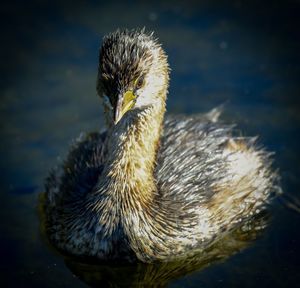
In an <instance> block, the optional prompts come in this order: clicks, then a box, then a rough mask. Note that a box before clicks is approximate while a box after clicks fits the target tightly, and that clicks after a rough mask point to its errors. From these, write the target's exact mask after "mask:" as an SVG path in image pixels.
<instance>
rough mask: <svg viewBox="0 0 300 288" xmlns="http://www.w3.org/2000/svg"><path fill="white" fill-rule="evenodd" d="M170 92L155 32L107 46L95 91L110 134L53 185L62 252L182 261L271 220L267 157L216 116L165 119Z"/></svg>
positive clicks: (75, 153)
mask: <svg viewBox="0 0 300 288" xmlns="http://www.w3.org/2000/svg"><path fill="white" fill-rule="evenodd" d="M168 85H169V65H168V61H167V55H166V54H165V52H164V50H163V49H162V47H161V45H160V44H159V43H158V41H157V39H155V38H154V37H153V34H152V33H151V34H148V33H145V31H144V30H117V31H115V32H113V33H111V34H109V35H108V36H106V37H104V39H103V43H102V46H101V48H100V56H99V69H98V78H97V92H98V95H99V96H100V98H101V99H102V100H103V106H104V114H105V119H106V126H107V128H106V130H105V131H104V132H101V133H100V132H95V133H89V134H86V135H84V136H81V137H80V138H79V139H78V140H77V141H76V143H75V144H74V145H73V147H71V150H70V152H69V155H68V157H67V159H66V161H65V162H64V164H63V165H62V167H60V168H57V169H55V170H53V171H52V172H51V173H50V175H49V176H48V178H47V180H46V193H45V199H44V203H43V206H44V215H45V228H46V233H47V236H48V239H49V240H50V242H51V243H52V244H53V245H54V246H55V247H56V248H57V249H59V250H60V251H63V252H65V253H67V254H71V255H75V256H83V257H95V258H98V259H101V260H125V261H130V262H135V261H142V262H147V263H151V262H155V261H161V262H162V261H164V262H165V261H173V260H176V259H184V258H185V257H188V256H189V255H192V254H194V253H201V251H203V250H204V249H205V248H207V247H209V245H212V244H213V243H214V242H215V241H217V240H219V239H220V238H221V237H224V236H225V235H226V234H228V233H229V232H231V231H233V230H234V229H236V228H237V227H240V226H241V225H243V223H246V222H247V221H249V220H251V218H254V217H255V216H256V215H258V214H259V213H261V212H262V211H264V210H265V209H266V208H267V206H268V204H269V203H270V201H271V199H272V197H271V196H272V195H273V194H274V193H276V191H278V190H279V189H278V175H277V173H276V172H274V171H273V170H272V167H271V166H272V159H271V158H270V153H268V152H266V151H265V150H264V149H262V148H258V147H257V144H256V141H255V139H254V138H242V137H235V136H234V133H233V126H232V125H226V124H223V123H222V122H220V121H218V116H219V114H220V110H219V109H214V110H213V111H211V112H210V113H207V114H202V115H193V116H168V117H166V118H164V114H165V111H166V97H167V92H168Z"/></svg>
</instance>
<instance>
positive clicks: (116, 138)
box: [102, 103, 165, 200]
mask: <svg viewBox="0 0 300 288" xmlns="http://www.w3.org/2000/svg"><path fill="white" fill-rule="evenodd" d="M164 112H165V104H164V103H158V104H157V105H153V106H149V107H147V108H144V109H141V110H139V111H137V110H136V111H134V110H133V111H131V112H130V113H128V115H124V119H122V120H121V121H120V122H119V123H118V124H117V125H116V126H115V127H114V128H113V129H112V130H111V131H110V136H109V140H108V153H107V155H108V158H107V160H106V165H105V168H104V173H103V174H102V175H103V176H102V177H103V178H105V179H106V181H109V182H110V183H108V184H109V185H108V186H109V187H110V190H114V191H110V192H111V193H118V194H121V195H120V196H121V197H122V195H123V196H125V197H126V198H127V197H130V198H132V197H135V198H138V199H142V200H150V199H151V197H152V194H153V191H154V190H155V189H156V186H155V179H154V176H153V172H154V168H155V160H156V152H157V148H158V145H159V139H160V134H161V127H162V122H163V116H164Z"/></svg>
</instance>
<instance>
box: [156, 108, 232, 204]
mask: <svg viewBox="0 0 300 288" xmlns="http://www.w3.org/2000/svg"><path fill="white" fill-rule="evenodd" d="M213 118H215V117H213ZM231 132H232V126H229V125H227V126H226V125H223V124H220V123H215V121H213V119H211V113H208V114H203V115H198V116H191V117H185V116H172V117H167V118H166V120H165V123H164V130H163V134H162V137H161V143H160V148H159V150H158V155H157V166H156V170H155V177H156V181H157V187H158V193H159V194H160V196H161V197H166V198H169V197H171V198H172V199H174V198H176V199H178V200H179V201H180V199H188V198H189V197H190V199H191V200H195V201H198V202H199V201H200V202H201V201H207V200H209V198H210V197H211V196H212V193H213V190H212V187H211V184H212V183H215V182H216V181H217V180H218V179H219V178H222V177H224V175H222V173H223V171H226V169H224V165H225V163H224V161H223V160H224V159H223V154H222V149H221V147H222V145H225V144H226V142H227V141H228V139H229V137H230V135H231Z"/></svg>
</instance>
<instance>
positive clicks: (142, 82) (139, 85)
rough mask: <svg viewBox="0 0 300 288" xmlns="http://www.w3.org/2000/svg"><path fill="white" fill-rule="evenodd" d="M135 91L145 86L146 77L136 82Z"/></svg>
mask: <svg viewBox="0 0 300 288" xmlns="http://www.w3.org/2000/svg"><path fill="white" fill-rule="evenodd" d="M134 84H135V89H140V88H142V87H143V86H144V77H143V76H141V77H139V78H138V79H136V80H135V83H134Z"/></svg>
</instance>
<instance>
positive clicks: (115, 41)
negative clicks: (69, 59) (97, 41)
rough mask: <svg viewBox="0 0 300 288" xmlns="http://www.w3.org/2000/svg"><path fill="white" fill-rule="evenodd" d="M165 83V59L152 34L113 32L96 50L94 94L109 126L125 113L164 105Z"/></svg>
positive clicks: (127, 31)
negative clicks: (95, 84)
mask: <svg viewBox="0 0 300 288" xmlns="http://www.w3.org/2000/svg"><path fill="white" fill-rule="evenodd" d="M168 83H169V66H168V62H167V57H166V54H165V53H164V51H163V50H162V48H161V46H160V45H159V44H158V43H157V41H156V39H154V38H153V36H152V34H146V33H145V32H144V30H143V29H142V30H117V31H116V32H114V33H111V34H109V35H108V36H106V37H104V39H103V43H102V46H101V48H100V56H99V69H98V79H97V92H98V94H99V96H100V97H101V98H102V99H103V104H104V111H105V114H106V118H107V121H108V124H109V125H112V124H116V123H118V122H119V121H120V120H121V118H122V117H123V116H124V115H125V114H126V113H128V112H129V111H132V110H135V109H143V108H146V107H148V106H150V105H164V104H165V100H166V93H167V88H168Z"/></svg>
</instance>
